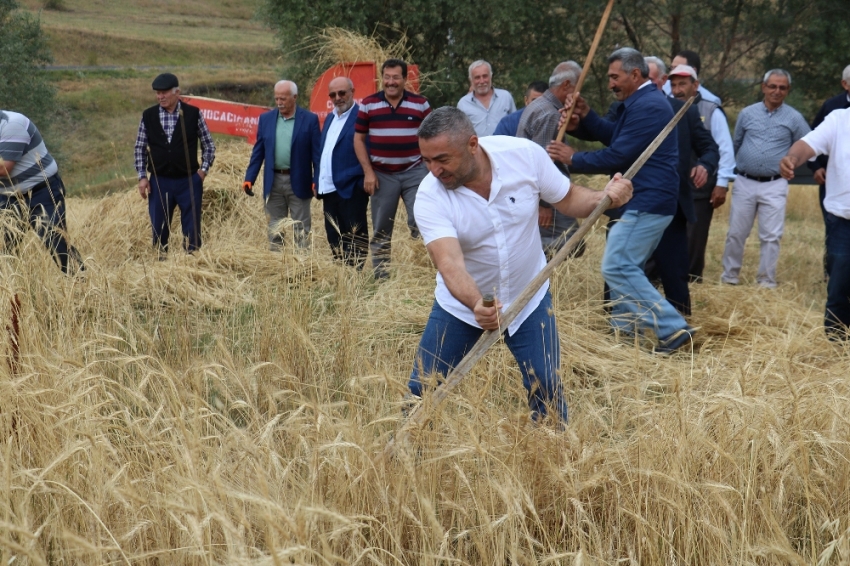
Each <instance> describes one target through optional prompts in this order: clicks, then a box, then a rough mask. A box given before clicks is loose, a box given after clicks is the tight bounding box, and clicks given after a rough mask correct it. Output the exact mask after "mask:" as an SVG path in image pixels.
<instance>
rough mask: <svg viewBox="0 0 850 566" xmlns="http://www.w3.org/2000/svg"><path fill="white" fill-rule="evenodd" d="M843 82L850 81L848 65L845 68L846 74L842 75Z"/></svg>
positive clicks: (849, 67)
mask: <svg viewBox="0 0 850 566" xmlns="http://www.w3.org/2000/svg"><path fill="white" fill-rule="evenodd" d="M841 80H842V81H850V65H847V66H846V67H844V72H843V73H841Z"/></svg>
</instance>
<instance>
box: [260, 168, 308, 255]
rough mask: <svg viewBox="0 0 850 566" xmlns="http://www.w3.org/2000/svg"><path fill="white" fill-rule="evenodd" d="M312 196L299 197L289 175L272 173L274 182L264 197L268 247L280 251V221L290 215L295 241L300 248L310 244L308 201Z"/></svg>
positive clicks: (281, 233) (281, 241) (281, 231)
mask: <svg viewBox="0 0 850 566" xmlns="http://www.w3.org/2000/svg"><path fill="white" fill-rule="evenodd" d="M312 200H313V199H312V198H299V197H297V196H295V193H294V192H293V191H292V182H291V181H290V179H289V175H283V174H280V173H275V174H274V184H273V185H272V190H271V192H270V193H269V198H268V199H266V217H267V218H268V220H269V249H270V250H272V251H273V252H275V251H280V249H281V248H282V247H283V230H282V229H281V227H280V223H281V221H282V220H284V219H285V218H288V217H289V216H290V215H291V216H292V221H293V226H294V232H295V243H296V244H297V245H298V247H300V248H306V247H308V246H309V245H310V238H309V236H310V228H311V223H310V203H311V202H312Z"/></svg>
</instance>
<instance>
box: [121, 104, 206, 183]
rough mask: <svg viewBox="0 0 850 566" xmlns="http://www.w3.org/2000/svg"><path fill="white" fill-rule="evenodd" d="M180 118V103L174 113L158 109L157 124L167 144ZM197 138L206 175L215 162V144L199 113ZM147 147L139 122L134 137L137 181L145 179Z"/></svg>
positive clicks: (142, 125)
mask: <svg viewBox="0 0 850 566" xmlns="http://www.w3.org/2000/svg"><path fill="white" fill-rule="evenodd" d="M179 118H180V102H178V103H177V108H175V109H174V112H169V111H168V110H166V109H165V108H163V107H162V106H160V107H159V123H160V124H162V129H163V130H165V136H166V137H167V138H168V143H171V136H172V135H174V128H176V127H177V120H178V119H179ZM198 137H199V138H200V140H201V169H203V171H204V172H205V173H208V172H209V170H210V167H212V164H213V161H215V143H214V142H213V139H212V136H211V135H210V129H209V128H208V127H207V123H206V122H205V121H204V115H203V113H201V114H200V115H199V116H198ZM147 147H148V133H147V131H146V130H145V121H144V120H142V121H140V122H139V134H138V135H137V136H136V146H135V148H134V155H135V158H136V172H137V173H138V174H139V179H144V178H146V177H147V174H146V173H145V165H146V164H147Z"/></svg>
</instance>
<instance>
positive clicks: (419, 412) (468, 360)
mask: <svg viewBox="0 0 850 566" xmlns="http://www.w3.org/2000/svg"><path fill="white" fill-rule="evenodd" d="M693 102H694V97H691V98H690V99H689V100H688V101H687V102H686V103H685V105H684V106H682V108H680V109H679V111H678V112H677V113H676V115H675V116H673V119H672V120H670V123H669V124H667V125H666V126H664V129H663V130H661V132H660V133H659V134H658V135H657V136H656V137H655V139H654V140H652V143H651V144H649V147H647V148H646V149H645V150H644V151H643V153H642V154H641V155H640V157H638V158H637V160H636V161H635V162H634V163H633V164H632V166H631V167H629V170H628V171H626V173H625V175H623V178H625V179H629V180H631V179H632V178H634V176H635V175H637V172H638V171H640V168H641V167H643V165H644V164H645V163H646V162H647V160H649V158H650V157H652V154H653V153H655V150H656V149H658V146H660V145H661V144H662V143H663V142H664V140H665V139H666V138H667V136H668V135H669V134H670V132H672V131H673V128H675V127H676V124H678V123H679V120H680V119H681V118H682V116H684V115H685V112H687V110H688V108H690V107H691V104H693ZM609 206H611V198H610V197H609V196H608V195H605V197H604V198H603V199H602V201H601V202H600V203H599V204H598V205H597V206H596V208H595V209H593V212H591V213H590V216H588V217H587V220H585V221H584V222H583V223H582V225H581V226H579V228H578V230H576V231H575V233H573V235H572V237H571V238H570V239H569V240H567V242H566V244H564V247H562V248H561V249H560V250H559V251H558V253H556V254H555V256H554V257H553V258H552V260H551V261H549V263H547V264H546V267H544V268H543V269H542V270H541V271H540V273H538V274H537V275H536V276H535V277H534V279H532V280H531V281H530V282H529V284H528V285H526V287H525V289H523V291H522V293H520V294H519V296H518V297H517V298H516V300H514V302H512V303H511V306H510V307H508V310H506V311H505V312H504V314H503V315H502V316H501V320H500V326H501V329H504V328H507V327H508V326H509V325H510V324H511V322H513V320H514V319H515V318H516V317H517V315H518V314H519V313H520V311H522V309H524V308H525V305H527V304H528V301H530V300H531V298H532V297H533V296H534V295H535V294H536V293H537V291H538V290H539V289H540V287H542V286H543V283H544V282H546V281H547V280H548V279H549V276H550V275H551V274H552V272H553V271H555V268H557V267H558V266H559V265H560V264H561V263H563V261H564V260H565V259H566V258H567V257H568V256H569V254H570V252H572V251H573V249H574V248H575V247H576V246H577V245H578V243H579V242H580V241H581V240H582V239H583V238H584V236H585V235H586V234H587V233H588V232H589V231H590V229H591V228H592V227H593V225H594V224H595V223H596V221H597V220H599V217H600V216H602V214H603V213H604V212H605V211H606V210H608V207H609ZM501 329H500V330H485V331H484V334H482V335H481V338H479V339H478V342H476V343H475V345H474V346H473V347H472V349H471V350H470V351H469V353H467V354H466V356H464V358H463V359H462V360H461V361H460V363H458V365H457V366H455V368H454V369H453V370H452V371H451V372H450V373H449V375H448V377H446V381H444V382H443V383H442V384H441V385H440V386H439V387H437V389H436V390H435V391H434V393H433V394H431V395H429V396H428V399H427V400H426V401H425V402H424V403H423V404H420V405H419V406H418V407H416V409H415V410H414V411H413V412H412V413H411V414H410V417H409V418H408V420H407V422H406V423H405V424H404V425H403V426H402V428H401V430H400V431H399V432H398V434H397V435H396V436H395V438H393V439H392V440H390V441H389V442H388V443H387V446H386V447H385V448H384V456H385V457H392V456H393V455H394V454H395V451H396V447H397V446H398V445H400V444H404V443H405V442H406V441H407V439H408V437H409V436H410V434H411V431H413V430H414V429H417V430H418V429H420V428H421V427H422V426H424V425H425V424H426V423H427V422H428V421H429V420H431V415H432V413H433V412H434V411H436V410H437V408H438V407H439V406H440V405H441V404H442V403H443V401H445V399H446V397H448V395H449V393H451V391H452V389H454V388H455V387H457V386H458V384H460V382H461V381H462V380H463V378H464V377H465V376H466V374H467V373H469V370H471V369H472V367H473V366H474V365H475V364H476V362H478V360H480V359H481V357H482V356H483V355H484V353H485V352H486V351H487V350H488V349H489V348H490V346H492V345H493V344H495V343H496V342H497V341H498V340H499V338H500V337H501V336H502V331H501Z"/></svg>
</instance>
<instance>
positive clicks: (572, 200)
mask: <svg viewBox="0 0 850 566" xmlns="http://www.w3.org/2000/svg"><path fill="white" fill-rule="evenodd" d="M603 198H605V193H604V192H602V191H594V190H593V189H588V188H586V187H582V186H580V185H573V186H571V187H570V193H569V195H568V197H567V198H565V199H563V200H562V201H560V202H557V203H552V206H554V207H555V208H556V209H557V210H558V212H560V213H561V214H565V215H567V216H572V217H573V218H587V217H588V216H589V215H590V213H591V212H593V209H595V208H596V207H597V206H598V205H599V203H600V202H602V199H603Z"/></svg>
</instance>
